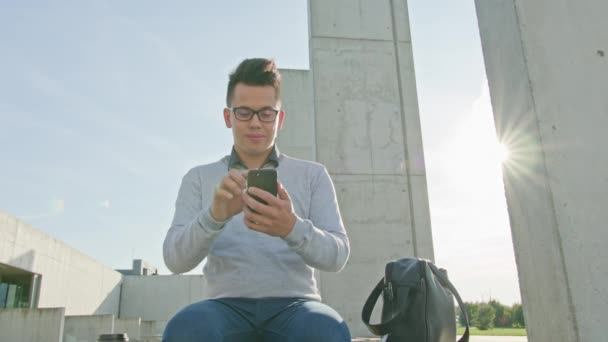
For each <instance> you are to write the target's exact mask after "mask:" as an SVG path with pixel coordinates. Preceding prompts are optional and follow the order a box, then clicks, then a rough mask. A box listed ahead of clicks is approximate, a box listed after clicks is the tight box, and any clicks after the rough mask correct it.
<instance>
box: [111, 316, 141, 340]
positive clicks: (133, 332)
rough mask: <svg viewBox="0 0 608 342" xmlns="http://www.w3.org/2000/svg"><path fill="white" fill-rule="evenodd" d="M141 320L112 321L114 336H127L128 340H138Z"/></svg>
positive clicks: (123, 319) (124, 319)
mask: <svg viewBox="0 0 608 342" xmlns="http://www.w3.org/2000/svg"><path fill="white" fill-rule="evenodd" d="M140 328H141V318H122V319H116V320H114V331H113V333H114V334H127V335H128V336H129V340H139V337H140V336H141V333H140V332H141V331H140Z"/></svg>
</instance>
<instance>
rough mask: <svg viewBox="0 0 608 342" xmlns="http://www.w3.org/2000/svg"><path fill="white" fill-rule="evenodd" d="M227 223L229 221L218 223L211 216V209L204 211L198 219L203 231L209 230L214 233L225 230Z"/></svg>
mask: <svg viewBox="0 0 608 342" xmlns="http://www.w3.org/2000/svg"><path fill="white" fill-rule="evenodd" d="M227 221H228V220H226V221H217V220H216V219H214V218H213V216H211V207H209V209H207V210H205V211H203V212H202V215H199V217H198V224H199V225H200V226H201V228H203V230H209V231H212V232H218V231H220V230H221V229H222V228H224V225H225V224H226V222H227Z"/></svg>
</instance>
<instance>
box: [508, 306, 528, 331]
mask: <svg viewBox="0 0 608 342" xmlns="http://www.w3.org/2000/svg"><path fill="white" fill-rule="evenodd" d="M511 322H513V326H515V327H518V328H525V327H526V322H525V320H524V310H523V309H522V307H521V304H513V307H512V308H511Z"/></svg>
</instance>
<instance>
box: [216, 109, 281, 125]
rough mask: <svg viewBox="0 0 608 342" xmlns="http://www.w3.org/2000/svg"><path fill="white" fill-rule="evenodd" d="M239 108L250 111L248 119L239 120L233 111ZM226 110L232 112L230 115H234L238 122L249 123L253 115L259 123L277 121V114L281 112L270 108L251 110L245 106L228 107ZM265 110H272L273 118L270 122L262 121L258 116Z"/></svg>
mask: <svg viewBox="0 0 608 342" xmlns="http://www.w3.org/2000/svg"><path fill="white" fill-rule="evenodd" d="M239 108H245V109H248V110H250V111H251V116H250V117H249V119H246V120H245V119H239V117H238V116H237V115H236V113H235V112H234V111H235V110H237V109H239ZM227 109H228V110H230V112H232V114H234V118H235V119H237V120H239V121H251V120H252V119H253V116H254V115H257V117H258V120H260V122H275V121H276V119H277V116H278V115H279V113H280V112H281V110H280V109H275V108H272V107H264V108H262V109H260V110H253V108H249V107H247V106H238V107H228V108H227ZM265 110H272V111H273V112H274V118H273V119H272V121H265V120H262V117H261V116H260V112H262V111H265Z"/></svg>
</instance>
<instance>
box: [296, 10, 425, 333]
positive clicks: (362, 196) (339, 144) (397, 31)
mask: <svg viewBox="0 0 608 342" xmlns="http://www.w3.org/2000/svg"><path fill="white" fill-rule="evenodd" d="M308 4H309V22H310V25H309V28H310V44H309V45H310V61H311V70H312V85H313V86H312V88H313V101H314V110H315V112H314V113H315V119H314V122H315V154H316V157H317V161H319V162H321V163H323V164H325V165H326V166H327V168H328V170H329V172H330V173H331V175H332V178H333V180H334V183H335V186H336V191H337V193H338V199H339V202H340V208H341V211H342V215H343V219H344V222H345V224H346V228H347V230H348V233H349V235H350V239H351V247H352V253H351V257H350V261H349V264H348V266H347V267H346V268H345V269H344V270H343V271H342V272H341V273H338V274H335V273H322V274H321V294H322V296H323V298H324V301H325V302H327V303H328V304H330V305H331V306H333V307H334V308H336V309H337V310H338V311H339V312H340V313H341V314H342V315H343V316H344V318H345V320H346V321H347V322H348V324H349V326H350V328H351V331H352V333H353V335H354V336H365V335H370V333H369V331H368V330H367V328H366V327H365V326H364V325H363V323H362V322H361V318H360V314H361V308H362V305H363V302H364V300H365V298H366V297H367V295H368V294H369V292H370V291H371V289H372V288H373V287H374V285H375V284H376V283H377V281H378V279H379V278H380V277H381V276H382V275H383V274H382V273H383V270H384V265H385V264H386V262H388V261H390V260H392V259H398V258H403V257H412V256H417V257H423V258H427V259H433V244H432V237H431V227H430V215H429V204H428V197H427V187H426V172H425V167H424V156H423V151H422V138H421V130H420V120H419V117H418V104H417V94H416V83H415V77H414V65H413V57H412V46H411V40H410V31H409V18H408V11H407V2H406V1H405V0H392V1H391V0H382V1H377V0H358V1H352V0H331V1H327V0H309V2H308ZM345 284H348V286H345Z"/></svg>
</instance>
